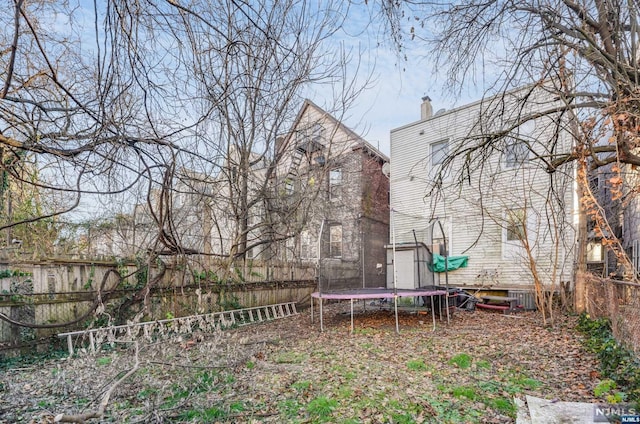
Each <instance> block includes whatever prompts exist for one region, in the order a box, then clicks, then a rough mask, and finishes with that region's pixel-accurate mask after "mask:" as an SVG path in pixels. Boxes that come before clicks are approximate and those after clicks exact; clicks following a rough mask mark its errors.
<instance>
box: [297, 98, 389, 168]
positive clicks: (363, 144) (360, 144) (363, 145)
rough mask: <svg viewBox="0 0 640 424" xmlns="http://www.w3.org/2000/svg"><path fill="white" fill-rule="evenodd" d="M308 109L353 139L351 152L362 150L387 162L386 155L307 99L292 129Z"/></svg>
mask: <svg viewBox="0 0 640 424" xmlns="http://www.w3.org/2000/svg"><path fill="white" fill-rule="evenodd" d="M308 108H314V109H315V110H316V111H318V112H319V113H320V114H321V115H322V116H323V118H325V119H327V120H329V121H330V122H332V123H333V124H335V125H336V127H338V128H339V129H340V130H342V131H344V132H345V133H347V134H348V135H349V136H350V137H351V138H353V139H354V140H355V143H356V144H357V145H356V146H354V147H353V148H352V150H358V149H362V150H363V151H365V152H367V153H369V154H371V155H372V156H374V157H376V158H379V159H380V160H382V161H383V162H389V157H388V156H387V155H385V154H384V153H382V152H381V151H380V150H378V149H377V148H375V147H374V146H373V145H372V144H371V143H369V142H368V141H367V140H365V139H364V138H362V137H361V136H360V135H358V134H356V133H355V132H354V131H353V130H352V129H351V128H349V127H347V126H346V125H345V124H343V123H342V121H339V120H338V119H336V118H335V117H334V116H333V115H331V114H330V113H329V112H327V111H325V110H324V109H322V108H321V107H320V106H318V105H317V104H315V103H314V102H312V101H311V100H309V99H305V100H304V103H303V104H302V107H301V108H300V111H299V112H298V115H297V116H296V119H295V120H294V121H293V124H292V125H291V128H292V129H294V128H297V127H298V125H299V124H300V121H301V120H302V117H303V116H304V115H305V112H306V111H307V109H308ZM292 135H293V131H289V133H287V135H286V136H285V137H286V138H287V139H288V138H290V137H291V136H292Z"/></svg>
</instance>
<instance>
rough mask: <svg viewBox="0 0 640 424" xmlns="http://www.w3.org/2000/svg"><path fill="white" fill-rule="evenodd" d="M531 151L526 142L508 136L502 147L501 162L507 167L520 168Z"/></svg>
mask: <svg viewBox="0 0 640 424" xmlns="http://www.w3.org/2000/svg"><path fill="white" fill-rule="evenodd" d="M530 154H531V151H530V149H529V146H528V145H527V143H526V142H524V141H522V140H518V139H515V138H509V139H508V140H507V143H506V144H505V147H504V152H503V159H504V160H503V162H504V167H505V168H507V169H514V168H520V167H521V166H522V165H524V164H525V163H526V162H527V161H528V160H529V158H530Z"/></svg>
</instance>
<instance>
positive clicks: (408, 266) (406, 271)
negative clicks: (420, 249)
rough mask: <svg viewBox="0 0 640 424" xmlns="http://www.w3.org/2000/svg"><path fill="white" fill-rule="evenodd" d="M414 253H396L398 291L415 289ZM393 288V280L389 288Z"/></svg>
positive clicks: (408, 251) (404, 251) (403, 251)
mask: <svg viewBox="0 0 640 424" xmlns="http://www.w3.org/2000/svg"><path fill="white" fill-rule="evenodd" d="M415 266H416V264H415V252H414V251H413V250H400V251H396V266H395V272H396V285H397V288H399V289H415V288H416V281H415V274H416V273H415ZM389 288H393V280H392V281H391V286H390V287H389Z"/></svg>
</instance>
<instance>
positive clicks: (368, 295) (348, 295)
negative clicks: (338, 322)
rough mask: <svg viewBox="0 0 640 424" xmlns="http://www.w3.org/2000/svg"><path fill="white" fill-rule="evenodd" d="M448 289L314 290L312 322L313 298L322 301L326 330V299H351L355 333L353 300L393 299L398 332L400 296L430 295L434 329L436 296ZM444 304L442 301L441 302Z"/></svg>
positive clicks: (321, 326)
mask: <svg viewBox="0 0 640 424" xmlns="http://www.w3.org/2000/svg"><path fill="white" fill-rule="evenodd" d="M446 295H447V290H438V289H433V288H422V289H420V288H418V289H386V288H382V287H381V288H371V289H369V288H359V289H350V290H335V291H326V292H319V291H317V292H314V293H312V294H311V322H313V320H314V319H313V310H314V307H313V299H314V298H315V299H318V301H319V302H320V331H324V322H323V311H322V304H323V302H324V300H325V299H328V300H349V301H350V302H351V332H352V333H353V301H354V300H360V299H363V300H364V299H393V300H394V301H393V304H394V314H395V319H396V333H399V332H400V329H399V326H398V298H399V297H430V298H431V318H432V320H433V330H435V328H436V315H435V308H434V301H433V298H434V296H446ZM440 305H442V302H440ZM446 309H447V318H448V317H449V308H446Z"/></svg>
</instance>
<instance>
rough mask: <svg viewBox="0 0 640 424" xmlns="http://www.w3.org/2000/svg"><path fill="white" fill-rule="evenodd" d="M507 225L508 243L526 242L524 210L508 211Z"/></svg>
mask: <svg viewBox="0 0 640 424" xmlns="http://www.w3.org/2000/svg"><path fill="white" fill-rule="evenodd" d="M505 224H506V227H505V229H506V233H507V234H506V241H507V242H516V241H517V242H520V241H522V240H524V237H525V234H526V229H525V224H526V213H525V210H524V209H510V210H508V211H507V213H506V223H505Z"/></svg>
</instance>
